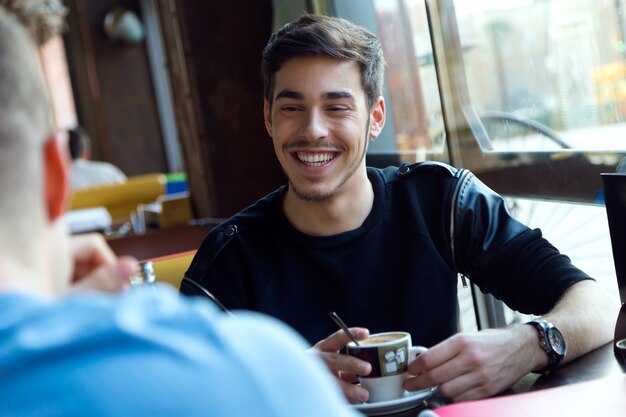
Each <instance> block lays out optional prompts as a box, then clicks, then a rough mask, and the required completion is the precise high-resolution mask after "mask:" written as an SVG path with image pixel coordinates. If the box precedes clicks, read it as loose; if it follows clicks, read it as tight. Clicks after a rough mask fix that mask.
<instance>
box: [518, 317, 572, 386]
mask: <svg viewBox="0 0 626 417" xmlns="http://www.w3.org/2000/svg"><path fill="white" fill-rule="evenodd" d="M526 324H529V325H531V326H533V327H534V328H535V329H536V330H537V335H538V336H539V346H541V348H542V349H543V351H544V352H546V355H548V365H547V366H546V367H545V368H543V369H540V370H537V371H533V372H535V373H538V374H545V373H546V372H549V371H553V370H555V369H556V368H558V367H559V366H561V364H562V363H563V359H564V358H565V353H566V352H567V347H566V346H565V339H564V338H563V335H562V334H561V332H560V331H559V329H557V328H556V327H555V326H554V325H553V324H552V323H550V322H549V321H546V320H543V319H535V320H531V321H529V322H528V323H526Z"/></svg>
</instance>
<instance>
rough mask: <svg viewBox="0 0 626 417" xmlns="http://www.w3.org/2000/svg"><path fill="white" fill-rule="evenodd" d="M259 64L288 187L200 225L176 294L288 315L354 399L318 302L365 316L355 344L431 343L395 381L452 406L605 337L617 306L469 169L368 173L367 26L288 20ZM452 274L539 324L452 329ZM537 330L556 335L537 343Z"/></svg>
mask: <svg viewBox="0 0 626 417" xmlns="http://www.w3.org/2000/svg"><path fill="white" fill-rule="evenodd" d="M262 74H263V78H264V82H265V94H264V95H265V103H264V116H265V124H266V127H267V131H268V133H269V135H270V136H271V138H272V142H273V144H274V149H275V153H276V156H277V157H278V160H279V161H280V163H281V165H282V168H283V170H284V171H285V173H286V175H287V178H288V184H287V185H285V186H283V187H281V188H279V189H278V190H276V191H275V192H273V193H271V194H269V195H268V196H266V197H264V198H262V199H261V200H259V201H257V202H256V203H255V204H253V205H252V206H250V207H248V208H247V209H245V210H243V211H242V212H241V213H238V214H237V215H235V216H233V217H232V218H230V219H228V220H227V221H225V222H224V223H223V224H221V225H219V226H218V227H216V228H215V229H213V230H212V231H211V232H210V233H209V235H208V236H207V238H206V239H205V241H204V243H203V244H202V246H201V247H200V249H199V251H198V254H197V255H196V257H195V259H194V261H193V262H192V265H191V266H190V268H189V270H188V271H187V273H186V276H185V278H184V279H183V283H182V284H181V291H182V292H184V293H186V294H201V295H208V296H210V297H216V298H217V299H218V300H220V301H221V303H222V304H224V305H225V306H226V307H227V308H230V309H252V310H257V311H262V312H264V313H267V314H270V315H273V316H275V317H277V318H279V319H281V320H283V321H284V322H286V323H288V324H289V325H291V326H292V327H294V328H295V329H296V330H298V331H299V332H300V333H301V334H302V335H304V336H305V337H306V338H307V339H308V341H309V342H310V343H311V344H314V347H315V350H317V351H318V352H319V353H320V354H321V355H322V357H323V358H324V359H325V360H326V362H327V364H328V366H329V367H330V368H331V370H332V371H333V372H334V373H335V375H337V376H338V377H339V378H340V379H341V380H342V387H343V390H344V393H345V394H346V396H347V397H348V398H349V399H350V400H351V401H354V402H358V401H366V400H367V398H368V392H367V391H365V390H364V389H363V388H361V387H360V386H358V385H354V384H349V383H347V382H346V381H347V380H350V379H352V378H353V375H355V374H359V375H366V374H367V373H369V372H370V368H369V365H368V364H367V363H365V362H362V361H360V360H358V359H356V358H354V357H348V356H345V355H342V354H339V351H340V350H341V349H342V348H343V347H344V346H345V344H346V343H347V342H348V341H349V339H348V337H347V336H346V335H345V334H344V333H343V332H342V331H336V332H334V333H333V331H334V330H336V327H335V324H334V323H333V322H332V320H331V319H330V318H329V317H328V312H330V311H336V312H338V313H339V315H340V316H341V317H342V318H343V319H344V321H346V322H347V323H349V324H352V325H360V326H364V327H365V328H355V329H353V330H354V333H356V334H357V336H358V337H359V338H364V337H366V336H367V334H368V331H372V332H383V331H393V330H404V331H408V332H410V333H411V334H412V339H413V343H415V344H419V345H424V346H428V347H430V349H429V350H428V351H427V352H426V353H423V354H421V355H420V356H419V357H418V358H417V359H416V360H415V361H413V362H412V363H411V364H410V365H409V372H410V373H411V374H413V375H414V377H412V378H409V379H408V380H407V381H406V383H405V387H406V388H407V389H411V390H417V389H422V388H426V387H429V386H432V385H438V386H439V388H440V390H441V392H442V393H443V394H444V395H445V396H448V397H450V398H452V399H454V400H465V399H472V398H480V397H485V396H489V395H493V394H495V393H496V392H499V391H501V390H503V389H505V388H507V387H509V386H510V385H512V384H513V383H514V382H515V381H517V380H518V379H519V378H520V377H521V376H523V375H524V374H526V373H528V372H530V371H533V370H541V371H543V370H552V369H555V368H557V367H558V366H560V364H562V363H563V362H564V361H569V360H571V359H573V358H576V357H577V356H580V355H581V354H583V353H585V352H588V351H589V350H591V349H593V348H595V347H598V346H600V345H601V344H603V343H605V342H607V341H609V340H610V338H611V333H612V326H613V321H614V318H615V315H616V314H617V308H618V306H619V304H618V303H617V302H615V301H616V300H615V299H614V300H611V299H610V297H609V296H608V295H607V294H605V293H604V292H603V290H601V289H600V288H599V286H598V285H596V283H595V282H594V281H593V280H592V279H591V278H590V277H589V276H587V275H586V274H585V273H583V272H582V271H580V270H579V269H577V268H576V267H574V266H573V265H572V264H571V262H570V261H569V259H568V258H567V257H566V256H564V255H562V254H560V253H559V251H558V250H557V249H555V248H554V247H553V246H552V245H550V243H549V242H547V241H546V240H545V239H543V238H542V236H541V232H540V231H538V230H530V229H529V228H528V227H526V226H524V225H522V224H520V223H519V222H517V221H516V220H514V219H513V218H511V216H510V215H509V213H508V211H507V209H506V207H505V204H504V202H503V200H502V198H501V197H500V196H499V195H497V194H496V193H494V192H493V191H491V190H490V189H489V188H487V187H486V186H485V185H484V184H482V183H481V182H480V181H479V180H477V179H476V178H475V177H474V176H473V175H472V174H471V173H469V172H468V171H466V170H458V169H455V168H453V167H450V166H447V165H444V164H437V163H421V164H414V165H403V166H401V167H389V168H386V169H375V168H368V167H366V165H365V154H366V151H367V146H368V141H369V140H371V139H374V138H376V137H377V136H378V135H379V134H380V132H381V130H382V128H383V126H384V122H385V103H384V100H383V98H382V84H383V78H384V59H383V54H382V49H381V46H380V43H379V42H378V40H377V39H376V37H375V36H374V35H373V34H371V33H370V32H369V31H367V30H366V29H364V28H362V27H359V26H357V25H354V24H352V23H350V22H348V21H346V20H343V19H338V18H332V17H323V16H315V15H305V16H302V17H301V18H300V19H298V20H297V21H295V22H293V23H290V24H287V25H286V26H284V27H283V28H282V29H281V30H279V31H278V32H277V33H275V34H274V35H273V36H272V37H271V39H270V41H269V42H268V44H267V46H266V48H265V51H264V53H263V67H262ZM459 273H463V274H465V275H466V276H469V277H470V278H471V279H472V281H473V283H475V284H477V285H478V286H480V288H481V289H482V290H483V291H485V292H489V293H492V294H494V295H495V296H496V297H498V298H500V299H502V300H504V301H505V302H506V303H507V304H508V305H509V306H511V307H512V308H515V309H518V310H520V311H523V312H526V313H533V314H537V315H543V318H542V319H541V321H538V322H533V323H530V325H515V326H511V327H508V328H506V329H491V330H486V331H481V332H477V333H474V334H458V333H457V331H458V314H459V313H458V301H457V294H456V288H457V279H458V278H457V277H458V274H459ZM607 312H610V313H608V314H607ZM550 322H551V323H550ZM553 325H556V327H558V328H560V330H561V332H562V335H563V336H564V338H560V339H559V337H558V336H559V333H558V331H556V330H553V329H554V328H553ZM331 333H332V334H331ZM548 333H549V334H550V335H552V336H553V337H552V340H555V341H556V342H558V343H555V344H554V345H549V344H545V345H544V344H543V342H544V337H547V336H548ZM328 335H330V336H328ZM557 339H558V340H557ZM318 341H319V342H318ZM316 342H317V343H316ZM546 342H547V341H546ZM565 345H567V354H565V349H564V347H565Z"/></svg>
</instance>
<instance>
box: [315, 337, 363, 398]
mask: <svg viewBox="0 0 626 417" xmlns="http://www.w3.org/2000/svg"><path fill="white" fill-rule="evenodd" d="M350 331H351V332H352V334H353V335H354V337H356V338H357V339H358V340H363V339H367V337H368V336H369V330H367V329H364V328H361V327H351V328H350ZM350 340H351V339H350V337H349V336H348V335H347V334H346V333H345V332H344V331H343V330H338V331H337V332H335V333H333V334H331V335H330V336H328V337H327V338H326V339H324V340H322V341H320V342H317V343H316V344H315V346H313V347H312V348H311V349H310V350H312V351H314V352H316V353H317V354H319V355H320V356H321V357H322V359H323V360H324V362H326V365H328V367H329V368H330V370H331V371H332V372H333V374H334V375H335V376H336V377H337V379H338V380H339V384H340V386H341V390H342V391H343V393H344V395H345V396H346V398H347V399H348V401H350V402H351V403H362V402H365V401H367V399H368V398H369V392H367V390H366V389H365V388H362V387H361V386H360V385H355V384H352V382H354V381H356V380H357V375H368V374H369V373H370V372H372V366H371V365H370V364H369V363H367V362H365V361H363V360H361V359H357V358H355V357H354V356H348V355H343V354H341V353H339V351H340V350H341V349H343V348H344V347H345V346H346V345H347V344H348V342H350Z"/></svg>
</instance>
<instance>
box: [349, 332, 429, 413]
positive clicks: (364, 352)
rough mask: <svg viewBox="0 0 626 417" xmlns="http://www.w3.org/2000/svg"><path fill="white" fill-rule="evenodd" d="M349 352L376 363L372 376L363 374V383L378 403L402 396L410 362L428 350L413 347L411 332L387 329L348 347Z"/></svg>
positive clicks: (360, 379) (360, 378) (372, 363)
mask: <svg viewBox="0 0 626 417" xmlns="http://www.w3.org/2000/svg"><path fill="white" fill-rule="evenodd" d="M346 350H347V352H348V355H352V356H355V357H357V358H359V359H362V360H364V361H366V362H369V363H370V365H372V372H370V374H369V375H363V376H359V382H360V383H361V385H362V386H363V387H364V388H365V389H366V390H367V391H368V392H369V394H370V397H369V400H368V402H370V403H376V402H380V401H389V400H395V399H397V398H401V397H402V396H403V395H404V388H403V387H402V383H403V382H404V379H405V378H406V369H407V365H408V364H409V362H410V361H412V360H413V359H414V358H415V357H416V356H417V355H419V354H420V353H422V352H425V351H426V348H425V347H423V346H412V343H411V335H410V334H409V333H406V332H386V333H376V334H372V335H370V336H369V337H368V338H367V339H364V340H360V341H359V346H357V345H356V344H355V343H354V342H350V343H348V345H347V346H346Z"/></svg>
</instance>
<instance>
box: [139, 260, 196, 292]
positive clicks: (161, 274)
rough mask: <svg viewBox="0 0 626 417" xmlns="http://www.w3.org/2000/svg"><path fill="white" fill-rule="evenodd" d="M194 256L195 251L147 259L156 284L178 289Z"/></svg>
mask: <svg viewBox="0 0 626 417" xmlns="http://www.w3.org/2000/svg"><path fill="white" fill-rule="evenodd" d="M195 254H196V251H195V250H192V251H188V252H182V253H177V254H175V255H168V256H163V257H160V258H154V259H149V260H151V261H152V264H153V266H154V276H155V278H156V282H163V283H166V284H169V285H171V286H173V287H174V288H176V289H178V288H180V282H181V281H182V280H183V276H184V275H185V272H186V271H187V268H189V265H190V264H191V260H192V259H193V257H194V255H195Z"/></svg>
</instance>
